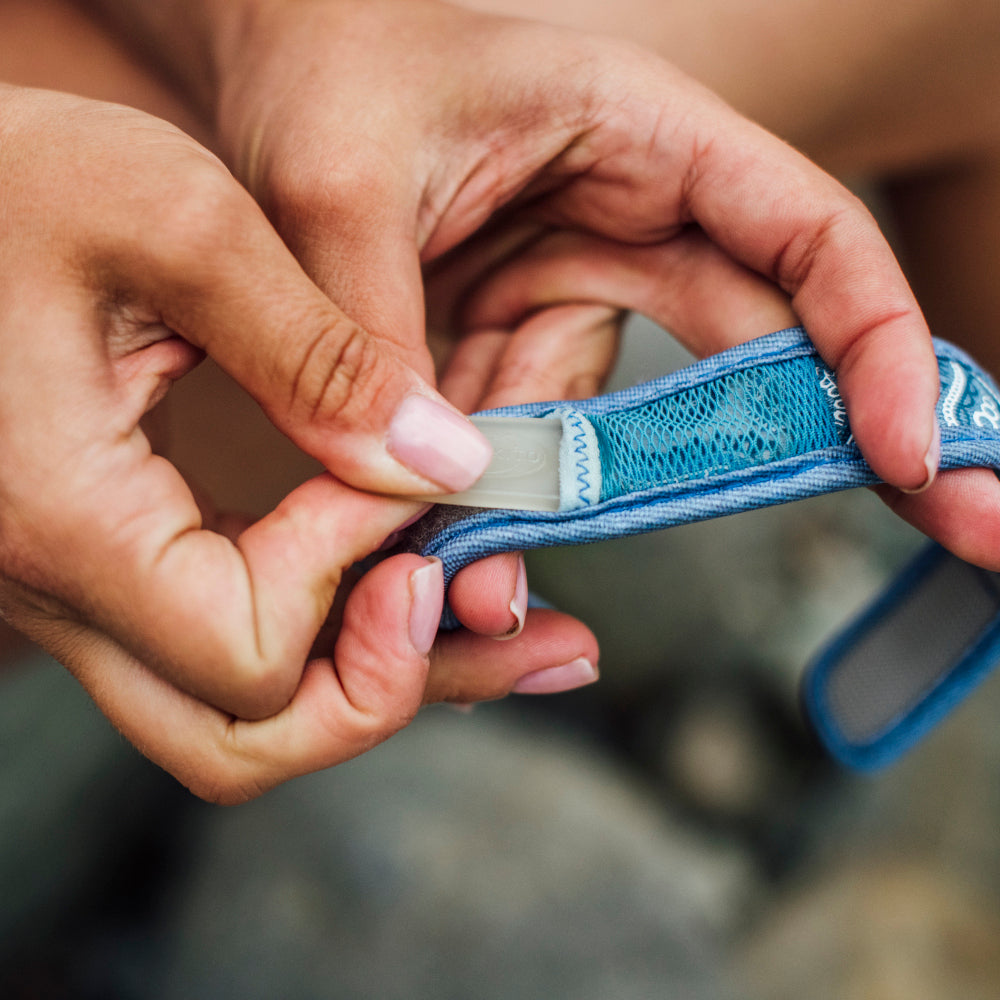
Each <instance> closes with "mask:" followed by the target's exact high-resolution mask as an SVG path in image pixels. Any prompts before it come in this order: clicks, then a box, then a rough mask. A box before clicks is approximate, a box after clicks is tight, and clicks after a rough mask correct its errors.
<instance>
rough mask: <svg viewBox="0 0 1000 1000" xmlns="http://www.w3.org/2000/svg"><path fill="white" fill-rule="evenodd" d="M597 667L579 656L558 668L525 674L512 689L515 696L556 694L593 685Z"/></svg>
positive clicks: (596, 675) (548, 668)
mask: <svg viewBox="0 0 1000 1000" xmlns="http://www.w3.org/2000/svg"><path fill="white" fill-rule="evenodd" d="M597 677H598V674H597V667H595V666H594V664H593V663H591V662H590V660H588V659H587V658H586V657H584V656H580V657H577V659H575V660H570V662H569V663H563V664H562V665H561V666H558V667H546V668H545V669H544V670H536V671H535V672H534V673H530V674H525V675H524V676H523V677H522V678H521V679H520V680H519V681H518V682H517V683H516V684H515V685H514V687H513V688H512V690H513V692H514V693H515V694H558V693H559V692H560V691H572V690H573V689H574V688H578V687H583V686H584V685H585V684H593V683H594V681H596V680H597Z"/></svg>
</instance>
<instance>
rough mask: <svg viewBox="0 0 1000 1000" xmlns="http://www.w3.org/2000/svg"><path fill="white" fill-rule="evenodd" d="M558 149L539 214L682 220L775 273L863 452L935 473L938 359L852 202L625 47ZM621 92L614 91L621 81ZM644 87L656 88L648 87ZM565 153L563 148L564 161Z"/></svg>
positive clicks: (667, 224) (890, 263) (903, 285)
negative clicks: (564, 176) (626, 57)
mask: <svg viewBox="0 0 1000 1000" xmlns="http://www.w3.org/2000/svg"><path fill="white" fill-rule="evenodd" d="M633 56H634V58H633V59H632V60H631V64H630V67H629V70H628V71H627V73H626V74H624V75H623V74H622V72H621V69H620V64H619V68H618V70H616V71H615V72H616V78H615V86H614V87H608V86H607V80H606V79H605V80H604V84H603V86H604V90H603V91H602V92H603V93H605V94H607V93H610V92H612V91H613V92H614V94H615V100H614V102H613V103H612V102H611V101H610V100H608V99H607V98H606V97H605V98H604V100H603V101H598V102H596V103H597V109H596V110H595V111H594V112H593V115H594V118H595V120H596V123H597V124H596V127H593V128H591V129H590V130H589V132H588V133H587V135H586V137H585V138H584V139H582V140H581V142H580V143H578V144H576V145H574V146H573V147H572V148H571V149H570V150H568V151H567V153H566V154H565V162H564V164H563V169H564V170H566V171H571V172H572V173H573V175H574V179H573V180H572V182H571V183H568V184H565V185H564V186H563V187H562V188H561V189H560V190H559V191H558V192H557V193H555V194H554V195H552V196H550V197H549V198H548V199H546V200H545V201H544V203H543V205H544V207H543V208H542V209H541V210H542V211H543V212H544V213H546V214H547V215H548V217H550V218H551V217H553V216H555V217H556V218H558V219H559V220H560V221H562V222H563V223H564V224H565V223H571V224H573V225H575V226H577V227H579V226H581V225H582V226H584V227H585V228H587V229H589V230H590V231H592V232H596V233H599V234H600V235H604V236H609V237H611V238H613V239H617V240H621V241H623V242H631V243H639V244H652V243H656V242H660V241H662V240H663V239H665V238H667V237H669V236H670V235H672V234H674V233H676V232H677V230H678V229H679V227H682V226H684V225H689V224H692V223H694V224H697V225H698V226H700V227H701V228H702V229H703V230H704V232H705V233H706V234H707V235H708V237H709V238H710V239H711V240H712V241H713V242H714V243H715V244H717V245H718V246H720V247H721V248H722V249H724V250H725V251H726V252H728V253H729V254H730V255H731V256H732V257H733V258H734V259H735V260H738V261H739V262H741V263H742V264H744V265H746V266H747V267H750V268H751V269H753V270H755V271H757V272H758V273H759V274H761V275H763V276H764V277H765V278H768V279H769V280H771V281H774V282H775V283H776V284H777V285H779V286H780V287H781V288H782V289H784V291H785V292H787V293H788V295H789V296H790V297H791V302H792V308H793V309H794V311H795V313H796V314H797V315H798V316H799V317H800V318H801V320H802V322H803V324H804V325H805V327H806V328H807V329H808V330H809V332H810V336H811V337H812V338H813V340H814V342H815V344H816V347H817V349H818V350H819V352H820V353H821V354H822V356H823V358H824V359H825V360H826V361H827V362H828V363H829V364H830V365H831V366H833V367H834V368H836V370H837V373H838V383H839V384H840V386H841V391H842V393H843V396H844V400H845V403H846V404H847V407H848V411H849V413H850V416H851V426H852V428H853V429H854V432H855V436H856V438H857V440H858V443H859V445H860V447H861V450H862V452H863V453H864V455H865V458H866V459H867V460H868V462H869V464H870V465H871V466H872V468H873V469H874V470H875V472H876V473H877V474H878V475H879V476H880V477H881V478H882V479H884V480H885V481H886V482H888V483H891V484H892V485H894V486H898V487H901V488H904V489H909V490H914V489H918V488H920V487H922V486H924V485H926V484H927V483H928V482H929V481H930V479H931V478H932V477H933V473H934V471H935V470H936V464H937V463H936V453H935V447H934V445H935V441H936V424H935V421H934V404H935V401H936V399H937V395H938V378H937V366H936V364H935V361H934V354H933V350H932V346H931V341H930V334H929V331H928V329H927V325H926V323H925V321H924V319H923V316H922V315H921V312H920V309H919V307H918V305H917V302H916V300H915V299H914V297H913V294H912V292H911V291H910V288H909V285H908V284H907V282H906V279H905V277H904V276H903V273H902V270H901V269H900V267H899V264H898V262H897V261H896V259H895V257H894V255H893V253H892V250H891V249H890V247H889V245H888V243H887V242H886V240H885V237H884V236H883V234H882V233H881V231H880V229H879V227H878V224H877V223H876V221H875V219H874V218H873V217H872V215H871V213H870V212H869V211H868V210H867V208H865V206H864V205H863V204H862V202H861V201H860V200H859V199H858V198H857V197H855V196H854V195H853V194H851V193H850V192H849V191H848V190H847V189H846V188H844V187H843V186H842V185H841V184H839V183H838V182H837V181H835V180H834V179H833V178H832V177H830V176H829V175H827V174H825V173H824V172H823V171H822V170H820V169H819V168H818V167H817V166H815V165H814V164H812V163H811V162H810V161H809V160H807V159H806V158H805V157H804V156H802V155H800V154H799V153H797V152H796V151H795V150H793V149H792V148H791V147H789V146H788V145H786V144H785V143H783V142H781V141H780V140H779V139H777V138H776V137H774V136H772V135H770V134H769V133H767V132H766V131H764V130H763V129H762V128H759V127H758V126H756V125H754V124H753V123H751V122H749V121H747V120H746V119H744V118H743V117H742V116H740V115H738V114H737V113H736V112H735V111H733V110H732V109H731V108H729V107H728V106H727V105H726V104H724V103H723V102H722V101H721V100H719V99H718V98H716V97H715V96H714V95H712V94H711V93H709V92H708V91H707V90H705V89H704V88H702V87H700V86H699V85H698V84H697V83H695V82H694V81H692V80H690V79H687V78H686V77H684V76H683V74H681V73H679V72H678V71H676V70H674V69H673V68H672V67H670V66H668V65H667V64H665V63H662V62H660V60H657V59H655V58H654V57H651V56H649V55H648V54H645V53H642V52H641V51H640V50H634V52H633ZM623 93H624V94H626V95H629V96H628V97H626V98H625V99H624V100H623V99H622V98H621V94H623ZM652 95H656V96H655V97H653V98H652V99H651V96H652ZM570 157H571V158H572V159H571V160H570V159H569V158H570Z"/></svg>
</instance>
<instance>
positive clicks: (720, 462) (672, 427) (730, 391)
mask: <svg viewBox="0 0 1000 1000" xmlns="http://www.w3.org/2000/svg"><path fill="white" fill-rule="evenodd" d="M590 420H591V422H592V423H593V425H594V429H595V431H596V433H597V438H598V444H599V447H600V451H601V470H602V475H603V477H604V486H603V490H602V496H601V499H602V500H606V499H609V498H611V497H616V496H621V495H623V494H626V493H633V492H637V491H639V490H644V489H648V488H650V487H653V486H658V485H661V484H665V483H676V482H681V481H684V480H688V479H693V478H698V477H702V476H708V475H712V474H715V473H719V472H727V471H735V470H738V469H746V468H750V467H752V466H755V465H761V464H763V463H768V462H775V461H780V460H781V459H783V458H792V457H794V456H797V455H802V454H806V453H808V452H812V451H817V450H819V449H821V448H829V447H833V446H834V445H837V444H842V443H843V442H845V441H846V440H847V439H848V437H849V436H850V431H849V429H848V427H847V421H846V417H845V414H844V408H843V404H842V403H841V401H840V396H839V395H838V393H837V390H836V385H835V383H834V382H833V377H832V375H831V374H830V373H829V372H828V371H827V369H826V368H824V367H821V366H819V365H818V363H817V362H816V360H815V359H814V358H794V359H792V360H789V361H782V362H778V363H775V364H772V365H764V366H762V367H759V368H754V369H750V370H748V371H742V372H735V373H733V374H731V375H725V376H722V377H720V378H718V379H716V380H715V381H714V382H709V383H707V384H705V385H699V386H697V387H695V388H692V389H687V390H684V391H682V392H678V393H676V394H675V395H673V396H670V397H668V398H666V399H660V400H656V401H654V402H651V403H647V404H645V405H642V406H638V407H635V408H633V409H630V410H623V411H621V412H618V413H609V414H604V415H599V416H591V417H590Z"/></svg>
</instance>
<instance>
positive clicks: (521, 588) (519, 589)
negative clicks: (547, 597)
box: [497, 556, 528, 639]
mask: <svg viewBox="0 0 1000 1000" xmlns="http://www.w3.org/2000/svg"><path fill="white" fill-rule="evenodd" d="M508 607H509V608H510V613H511V614H512V615H513V616H514V624H513V625H512V626H511V628H510V631H509V632H504V634H503V635H498V636H497V638H498V639H513V638H514V636H516V635H520V634H521V629H523V628H524V616H525V615H526V614H527V613H528V571H527V569H526V568H525V565H524V556H520V557H519V558H518V560H517V582H516V583H515V584H514V596H513V597H512V598H511V599H510V604H509V605H508Z"/></svg>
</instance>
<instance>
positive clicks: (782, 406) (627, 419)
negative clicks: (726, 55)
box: [407, 327, 1000, 758]
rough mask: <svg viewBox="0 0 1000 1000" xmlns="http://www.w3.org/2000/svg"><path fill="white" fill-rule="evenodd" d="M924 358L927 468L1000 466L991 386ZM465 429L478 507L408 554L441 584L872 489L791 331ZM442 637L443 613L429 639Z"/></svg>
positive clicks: (811, 353)
mask: <svg viewBox="0 0 1000 1000" xmlns="http://www.w3.org/2000/svg"><path fill="white" fill-rule="evenodd" d="M934 346H935V352H936V354H937V359H938V368H939V372H940V379H941V395H940V397H939V401H938V405H937V415H938V420H939V423H940V425H941V462H940V467H941V468H942V469H953V468H963V467H969V466H981V467H991V468H994V469H997V468H1000V394H998V390H997V387H996V386H995V384H994V383H993V381H992V380H991V379H990V377H989V376H988V375H987V374H986V373H985V372H984V371H983V370H982V369H981V368H980V367H979V366H978V365H976V363H975V362H974V361H972V360H971V359H970V358H969V357H968V356H967V355H966V354H965V353H964V352H962V351H961V350H959V349H958V348H956V347H955V346H953V345H951V344H948V343H946V342H943V341H935V345H934ZM476 419H477V422H479V423H480V426H482V427H483V428H484V429H485V430H487V431H488V433H489V434H490V436H491V437H492V438H493V442H494V462H493V464H492V465H491V466H490V468H489V469H488V470H487V473H486V475H485V476H484V477H483V479H482V480H481V481H480V483H478V484H477V485H476V487H474V488H473V490H472V491H471V492H470V494H469V495H468V496H467V497H466V498H465V499H466V501H467V502H469V503H476V504H487V505H492V506H487V507H485V508H484V507H479V508H476V507H467V506H450V505H445V504H441V505H438V506H436V507H435V508H434V509H433V510H432V511H431V512H430V513H429V514H428V515H426V516H425V517H424V518H423V519H422V520H421V521H419V522H418V523H417V524H416V525H415V526H414V528H413V529H410V534H409V537H408V542H407V548H409V549H410V550H412V551H418V552H420V553H421V554H423V555H425V556H435V557H437V558H439V559H440V560H441V561H442V563H443V564H444V572H445V580H446V582H450V581H451V579H452V578H453V577H454V575H455V573H457V572H458V570H459V569H461V568H462V567H464V566H466V565H468V564H469V563H471V562H473V561H475V560H477V559H481V558H483V557H484V556H488V555H491V554H494V553H499V552H506V551H511V550H519V549H531V548H539V547H542V546H553V545H574V544H580V543H583V542H590V541H598V540H603V539H609V538H617V537H620V536H624V535H633V534H639V533H642V532H647V531H656V530H659V529H662V528H669V527H672V526H673V525H677V524H687V523H690V522H694V521H700V520H704V519H707V518H713V517H721V516H723V515H726V514H734V513H737V512H740V511H745V510H750V509H753V508H757V507H764V506H770V505H774V504H780V503H786V502H788V501H792V500H800V499H804V498H806V497H811V496H816V495H819V494H824V493H830V492H834V491H837V490H843V489H848V488H852V487H858V486H865V485H870V484H873V483H877V482H878V481H879V480H878V477H877V476H876V475H875V474H874V473H873V472H872V470H871V468H870V467H869V466H868V464H867V463H866V462H865V460H864V459H863V458H862V456H861V452H860V451H859V450H858V448H857V445H856V444H855V442H854V439H853V437H852V434H851V430H850V426H849V424H848V420H847V412H846V409H845V407H844V404H843V401H842V399H841V397H840V393H839V391H838V388H837V382H836V378H835V375H834V373H833V371H832V370H831V369H830V368H829V367H828V366H827V365H826V364H825V363H824V362H823V360H822V359H821V358H820V357H819V355H818V354H817V353H816V350H815V348H814V347H813V345H812V343H811V342H810V340H809V338H808V337H807V335H806V333H805V331H803V330H802V329H801V328H797V327H796V328H792V329H789V330H783V331H780V332H778V333H774V334H771V335H769V336H766V337H762V338H760V339H757V340H754V341H751V342H749V343H746V344H741V345H738V346H737V347H734V348H731V349H730V350H728V351H725V352H723V353H721V354H718V355H715V356H713V357H711V358H708V359H706V360H704V361H700V362H697V363H695V364H693V365H691V366H690V367H687V368H684V369H681V370H679V371H676V372H674V373H672V374H669V375H667V376H665V377H663V378H659V379H656V380H655V381H652V382H648V383H645V384H643V385H639V386H635V387H633V388H630V389H625V390H623V391H621V392H615V393H610V394H608V395H604V396H599V397H596V398H593V399H588V400H584V401H574V402H572V403H566V402H550V403H536V404H529V405H523V406H516V407H509V408H505V409H502V410H494V411H489V412H488V413H486V414H482V415H478V416H477V418H476ZM456 499H458V500H459V501H461V500H462V499H463V498H461V497H459V498H454V497H452V498H449V500H450V501H451V502H454V501H455V500H456ZM504 504H506V505H508V506H509V507H522V508H524V507H533V508H535V509H530V510H528V509H498V508H500V507H502V506H503V505H504ZM998 611H1000V607H998ZM455 624H456V623H455V620H454V617H453V615H452V614H451V612H450V610H449V609H447V608H446V610H445V615H444V618H443V620H442V625H443V627H445V628H449V627H454V625H455ZM828 670H829V668H828ZM822 686H823V685H820V688H821V687H822ZM820 688H816V689H815V690H819V689H820ZM911 693H912V692H911ZM824 704H826V705H832V702H830V701H829V700H828V701H827V702H825V703H824ZM883 721H884V720H883ZM819 728H820V730H821V735H822V726H820V727H819ZM827 732H829V733H834V732H836V733H839V734H840V735H841V736H842V735H843V734H842V733H841V731H840V730H839V729H837V728H836V727H833V728H830V727H827ZM868 735H869V736H870V735H871V734H870V733H869V734H868ZM841 749H842V748H841ZM844 756H845V755H844V754H841V757H842V758H843V757H844Z"/></svg>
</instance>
